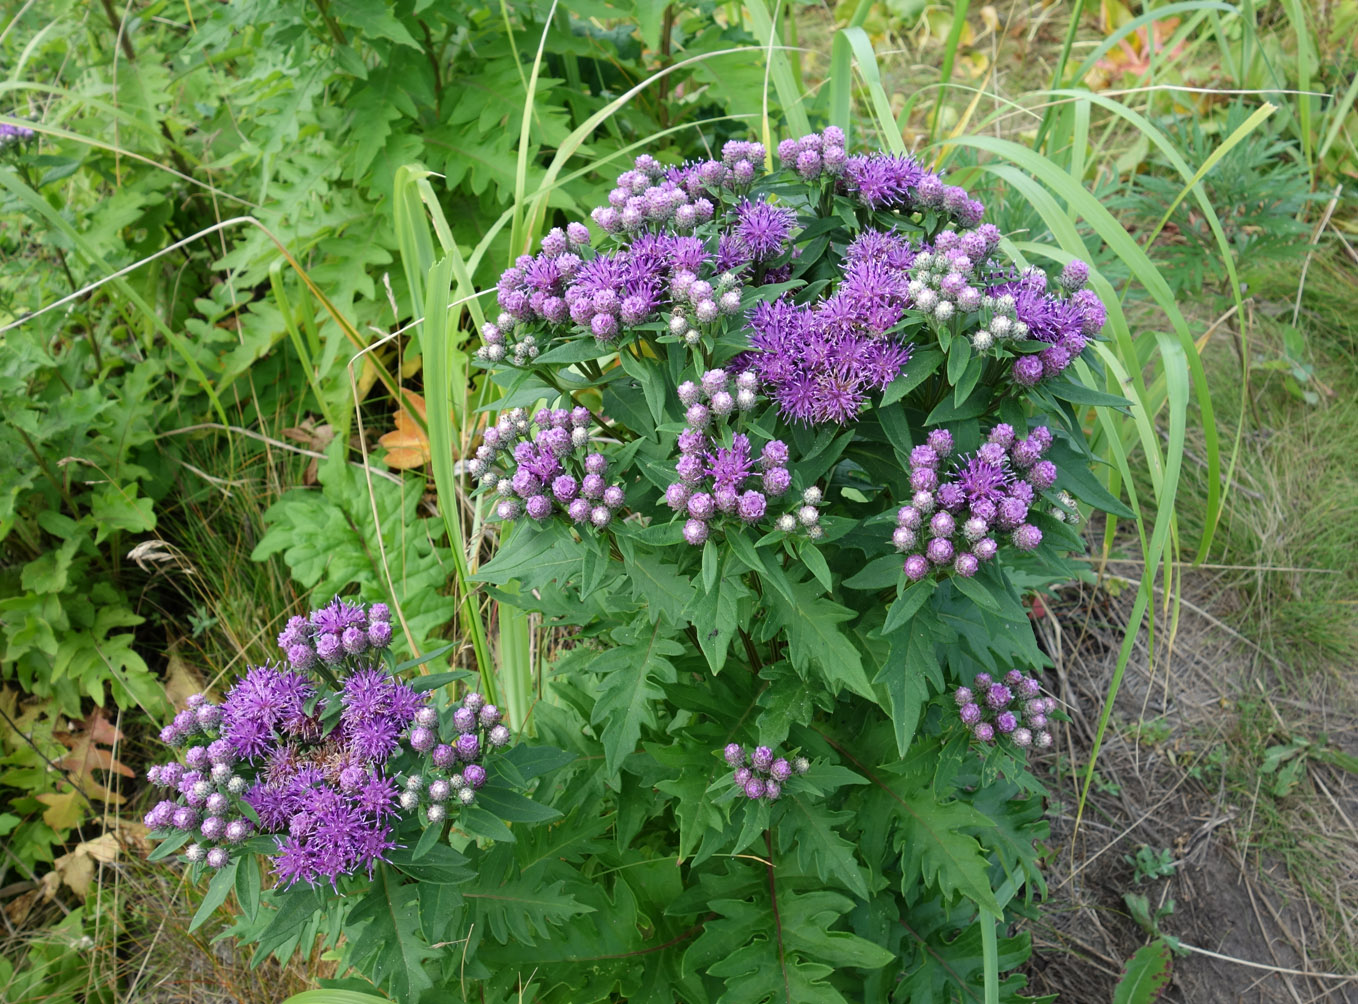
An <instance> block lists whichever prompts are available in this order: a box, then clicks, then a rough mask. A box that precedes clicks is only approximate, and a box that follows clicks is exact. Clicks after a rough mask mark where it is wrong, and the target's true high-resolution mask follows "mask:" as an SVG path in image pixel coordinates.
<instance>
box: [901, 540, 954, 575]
mask: <svg viewBox="0 0 1358 1004" xmlns="http://www.w3.org/2000/svg"><path fill="white" fill-rule="evenodd" d="M924 553H925V554H926V555H928V557H929V560H930V561H931V562H933V563H934V564H935V565H946V564H947V563H948V562H949V561H951V560H952V556H953V546H952V541H950V540H947V539H946V538H944V537H935V538H934V539H933V540H931V541H929V543H928V545H927V546H926V547H925V549H924ZM906 564H909V561H908V560H907V562H906ZM906 574H909V572H908V571H907V573H906Z"/></svg>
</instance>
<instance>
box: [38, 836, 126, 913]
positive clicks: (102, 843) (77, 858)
mask: <svg viewBox="0 0 1358 1004" xmlns="http://www.w3.org/2000/svg"><path fill="white" fill-rule="evenodd" d="M121 851H122V845H121V844H120V843H119V842H118V837H117V835H116V834H114V833H105V834H103V835H102V836H98V837H95V838H94V839H93V840H86V841H85V842H84V843H83V844H77V845H76V848H75V850H73V851H71V853H69V854H63V855H62V856H61V857H59V858H57V859H56V860H55V861H53V862H52V872H51V874H53V875H58V876H60V877H61V881H62V882H63V883H65V884H66V886H68V887H69V888H70V890H71V892H73V893H75V894H76V895H77V896H79V897H81V898H82V899H83V898H84V897H85V896H86V895H88V893H89V891H90V884H91V882H92V881H93V880H94V868H95V865H96V864H99V863H101V862H102V863H103V864H106V865H111V864H113V862H115V861H117V860H118V855H119V853H120V852H121ZM43 878H44V879H45V880H46V881H44V883H43V891H44V893H45V894H46V895H47V896H48V898H49V899H50V898H51V896H53V895H55V893H56V890H55V888H53V885H54V883H53V882H52V881H51V879H50V878H49V877H48V876H43ZM49 890H50V891H49Z"/></svg>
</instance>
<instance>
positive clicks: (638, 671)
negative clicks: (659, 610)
mask: <svg viewBox="0 0 1358 1004" xmlns="http://www.w3.org/2000/svg"><path fill="white" fill-rule="evenodd" d="M614 639H615V640H616V641H617V642H618V644H617V646H616V647H614V648H611V649H609V650H608V651H606V652H604V653H603V654H602V655H600V656H599V657H598V658H596V659H595V660H594V661H593V662H592V663H591V664H590V667H589V668H590V670H591V671H592V672H595V673H599V674H601V675H602V676H603V679H602V680H601V681H600V685H599V688H600V689H599V696H598V699H597V700H596V701H595V703H594V710H593V712H592V713H591V715H590V723H591V724H593V725H599V724H602V725H603V730H602V734H601V736H600V739H601V741H602V743H603V747H604V763H605V765H606V767H607V769H608V773H609V774H612V775H616V774H617V772H618V767H619V766H620V765H621V763H622V760H623V758H624V757H626V756H628V755H629V754H630V753H631V752H632V751H633V750H634V749H636V746H637V740H638V739H640V738H641V727H642V725H654V724H655V721H656V719H655V708H654V703H653V702H655V701H657V700H660V699H661V698H663V697H664V696H665V692H664V690H662V689H661V687H660V684H661V683H673V682H674V665H673V664H672V663H671V662H670V657H672V656H677V655H682V654H683V652H684V647H683V646H682V645H680V644H679V643H678V642H676V641H674V640H673V639H672V638H668V637H666V636H665V635H664V634H663V633H662V631H661V624H660V622H659V621H657V622H656V623H655V624H653V625H650V626H649V627H643V626H639V625H630V626H628V627H624V628H619V629H618V630H617V631H615V632H614Z"/></svg>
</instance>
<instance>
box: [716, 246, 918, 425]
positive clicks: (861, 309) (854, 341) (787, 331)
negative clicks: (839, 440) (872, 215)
mask: <svg viewBox="0 0 1358 1004" xmlns="http://www.w3.org/2000/svg"><path fill="white" fill-rule="evenodd" d="M914 258H915V252H914V251H913V250H912V249H911V247H910V244H909V242H908V241H906V240H905V239H904V238H901V237H899V236H897V235H895V234H890V233H881V232H879V231H876V230H867V231H864V233H863V234H862V235H861V236H860V237H858V238H857V239H856V240H855V241H854V242H853V243H852V244H850V245H849V249H848V251H847V253H846V258H845V260H846V267H845V272H844V278H843V279H842V280H841V282H840V284H839V286H838V287H837V288H836V290H835V292H834V293H832V294H831V295H830V296H828V297H825V298H824V299H821V300H818V301H817V302H815V303H814V304H805V305H800V304H795V303H793V302H792V301H790V300H788V299H786V298H780V299H778V300H775V301H773V302H772V303H768V302H761V303H759V304H757V305H756V306H755V308H754V310H752V311H751V312H750V317H749V341H750V347H751V349H752V351H751V352H749V353H747V354H745V355H743V356H742V357H741V359H740V361H741V363H742V364H743V365H745V366H748V367H750V368H752V369H753V370H754V371H755V373H757V374H758V376H759V378H760V380H761V381H763V383H764V385H765V388H766V390H767V393H768V394H769V396H770V397H771V398H772V399H773V400H774V401H775V402H776V403H777V404H778V409H779V411H780V413H781V414H782V416H783V418H784V419H786V420H788V421H795V422H808V423H812V424H820V423H823V422H835V423H838V424H841V425H842V424H844V423H846V422H849V421H851V420H853V419H854V418H856V417H857V415H858V412H859V409H860V408H861V406H862V405H863V403H864V401H866V400H867V396H868V395H869V394H870V393H872V392H874V391H881V390H883V389H885V388H886V386H887V384H889V383H891V381H892V380H894V379H895V378H896V376H897V375H898V374H899V373H900V372H901V370H902V369H903V368H904V367H905V364H906V362H907V361H908V360H909V358H910V346H909V345H905V344H902V343H901V342H900V341H899V340H898V339H897V338H896V337H895V336H894V335H892V334H891V333H890V332H891V329H892V328H894V327H895V326H896V325H897V324H898V323H899V322H900V321H901V320H902V318H903V317H904V316H905V311H906V307H907V306H908V305H909V291H908V285H909V271H908V270H909V268H910V265H911V264H912V262H913V260H914Z"/></svg>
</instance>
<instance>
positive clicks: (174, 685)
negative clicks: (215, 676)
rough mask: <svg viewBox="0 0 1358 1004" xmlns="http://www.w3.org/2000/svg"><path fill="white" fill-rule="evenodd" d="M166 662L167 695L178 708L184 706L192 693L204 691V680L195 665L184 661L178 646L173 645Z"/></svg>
mask: <svg viewBox="0 0 1358 1004" xmlns="http://www.w3.org/2000/svg"><path fill="white" fill-rule="evenodd" d="M166 663H167V666H166V672H165V697H166V699H167V700H169V702H170V703H171V704H172V705H174V706H175V707H176V708H182V707H184V705H185V703H186V702H187V701H188V699H189V695H190V694H200V693H202V692H203V681H202V680H201V679H200V678H199V676H198V674H197V673H196V672H194V670H193V667H192V666H190V665H189V664H188V663H187V662H185V661H184V657H183V656H182V655H180V654H179V649H178V648H177V647H171V649H170V653H169V656H168V657H167V659H166Z"/></svg>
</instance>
